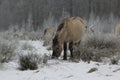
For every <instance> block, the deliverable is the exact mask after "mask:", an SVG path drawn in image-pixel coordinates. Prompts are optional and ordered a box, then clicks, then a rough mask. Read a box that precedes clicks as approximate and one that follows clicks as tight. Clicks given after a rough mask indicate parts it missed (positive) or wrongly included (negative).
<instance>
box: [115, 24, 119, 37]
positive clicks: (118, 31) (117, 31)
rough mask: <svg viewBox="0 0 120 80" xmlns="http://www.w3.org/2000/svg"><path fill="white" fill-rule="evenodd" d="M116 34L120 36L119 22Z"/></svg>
mask: <svg viewBox="0 0 120 80" xmlns="http://www.w3.org/2000/svg"><path fill="white" fill-rule="evenodd" d="M115 34H116V35H117V36H120V24H117V25H116V27H115Z"/></svg>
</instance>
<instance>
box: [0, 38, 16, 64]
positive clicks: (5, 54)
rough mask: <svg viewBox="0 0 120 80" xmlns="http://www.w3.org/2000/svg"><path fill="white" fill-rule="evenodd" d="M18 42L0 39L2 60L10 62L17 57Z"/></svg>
mask: <svg viewBox="0 0 120 80" xmlns="http://www.w3.org/2000/svg"><path fill="white" fill-rule="evenodd" d="M16 44H17V43H16V42H14V41H8V40H4V39H0V62H1V63H4V62H9V61H10V60H12V59H13V57H15V49H16Z"/></svg>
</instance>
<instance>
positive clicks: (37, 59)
mask: <svg viewBox="0 0 120 80" xmlns="http://www.w3.org/2000/svg"><path fill="white" fill-rule="evenodd" d="M48 59H49V56H47V55H44V56H41V55H39V54H37V53H34V52H33V51H30V52H29V51H28V53H27V54H26V55H25V54H24V55H23V54H21V55H20V56H19V65H20V67H19V69H20V70H28V69H30V70H36V69H37V68H38V65H39V64H41V65H42V64H47V61H48Z"/></svg>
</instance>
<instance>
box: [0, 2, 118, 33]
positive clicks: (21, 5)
mask: <svg viewBox="0 0 120 80" xmlns="http://www.w3.org/2000/svg"><path fill="white" fill-rule="evenodd" d="M119 4H120V0H0V30H1V31H3V30H9V29H11V28H13V27H14V28H16V29H17V30H20V29H23V28H24V30H25V31H26V30H27V31H31V30H35V31H36V30H39V29H41V28H44V27H56V26H57V25H58V24H59V22H60V20H61V19H63V18H65V17H72V16H80V17H81V18H83V19H84V20H85V24H86V25H87V26H90V25H94V26H95V27H94V29H96V30H99V31H102V32H114V27H115V25H116V24H117V23H119V18H120V6H119Z"/></svg>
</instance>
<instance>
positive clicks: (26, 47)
mask: <svg viewBox="0 0 120 80" xmlns="http://www.w3.org/2000/svg"><path fill="white" fill-rule="evenodd" d="M21 48H22V50H33V49H34V47H33V46H32V45H31V44H29V43H27V42H26V43H24V44H23V45H22V47H21Z"/></svg>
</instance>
